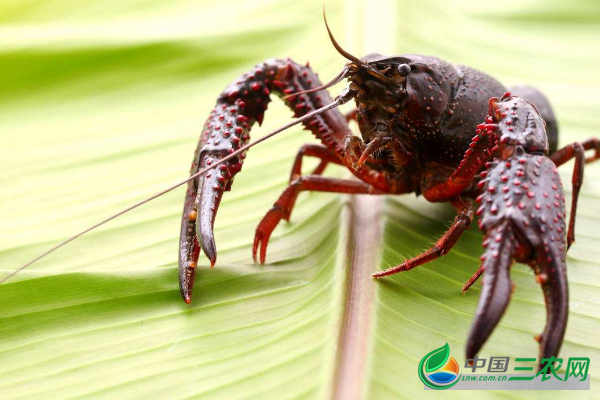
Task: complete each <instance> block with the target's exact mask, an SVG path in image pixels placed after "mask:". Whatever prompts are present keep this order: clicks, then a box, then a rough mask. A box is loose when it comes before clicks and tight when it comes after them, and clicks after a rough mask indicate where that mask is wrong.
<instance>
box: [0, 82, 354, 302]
mask: <svg viewBox="0 0 600 400" xmlns="http://www.w3.org/2000/svg"><path fill="white" fill-rule="evenodd" d="M352 98H353V94H352V93H351V92H349V91H347V90H346V91H344V92H342V94H340V95H339V96H337V97H336V98H335V100H334V101H333V102H331V103H329V104H327V105H325V106H323V107H321V108H319V109H316V110H314V111H312V112H309V113H307V114H305V115H304V116H302V117H300V118H297V119H295V120H293V121H292V122H290V123H288V124H286V125H284V126H282V127H280V128H278V129H276V130H274V131H273V132H271V133H269V134H267V135H265V136H263V137H262V138H260V139H257V140H255V141H254V142H251V143H248V144H246V145H244V146H242V147H240V148H239V149H237V150H235V151H234V152H232V153H230V154H228V155H226V156H224V157H223V158H221V159H219V160H217V161H216V162H213V163H212V164H211V165H209V166H207V167H205V168H201V169H200V170H199V171H197V172H195V173H194V174H192V175H190V176H189V177H188V178H186V179H184V180H182V181H180V182H178V183H176V184H174V185H172V186H170V187H168V188H166V189H164V190H161V191H160V192H158V193H156V194H154V195H152V196H150V197H147V198H146V199H144V200H141V201H139V202H137V203H135V204H133V205H131V206H129V207H127V208H124V209H123V210H121V211H119V212H117V213H115V214H113V215H111V216H109V217H107V218H105V219H103V220H102V221H100V222H98V223H96V224H94V225H92V226H90V227H88V228H86V229H84V230H82V231H81V232H79V233H76V234H75V235H73V236H71V237H69V238H68V239H65V240H64V241H62V242H60V243H58V244H57V245H55V246H53V247H51V248H50V249H48V250H46V251H45V252H43V253H42V254H40V255H38V256H37V257H35V258H34V259H32V260H30V261H28V262H26V263H25V264H23V265H21V266H20V267H19V268H17V269H15V270H14V271H12V272H11V273H9V274H8V275H7V276H5V277H4V278H2V279H0V284H3V283H4V282H6V281H7V280H9V279H10V278H12V277H13V276H15V275H17V274H18V273H19V272H21V271H23V270H24V269H26V268H28V267H29V266H31V265H32V264H34V263H35V262H37V261H39V260H41V259H43V258H45V257H46V256H48V255H50V254H52V253H54V252H55V251H56V250H58V249H60V248H61V247H64V246H66V245H67V244H69V243H71V242H73V241H74V240H76V239H78V238H80V237H82V236H83V235H86V234H87V233H89V232H91V231H93V230H95V229H96V228H99V227H100V226H102V225H104V224H106V223H108V222H110V221H112V220H113V219H116V218H118V217H120V216H121V215H123V214H126V213H128V212H129V211H132V210H134V209H136V208H138V207H140V206H142V205H144V204H146V203H148V202H150V201H152V200H154V199H156V198H158V197H161V196H163V195H164V194H167V193H169V192H170V191H172V190H175V189H177V188H178V187H180V186H183V185H185V184H186V183H188V182H190V181H193V180H195V179H196V178H198V177H199V176H202V175H204V174H206V173H207V172H208V171H210V170H212V169H215V168H217V167H218V166H220V165H221V164H223V163H225V162H227V161H229V160H231V159H233V158H235V157H238V156H239V155H241V154H242V153H244V152H246V151H247V150H248V149H249V148H251V147H254V146H256V145H257V144H259V143H261V142H264V141H265V140H267V139H269V138H271V137H273V136H275V135H277V134H278V133H281V132H283V131H285V130H286V129H289V128H291V127H292V126H294V125H297V124H300V123H302V122H304V121H307V120H309V119H311V118H313V117H315V116H317V115H319V114H322V113H324V112H326V111H329V110H331V109H334V108H336V107H339V106H340V105H342V104H345V103H347V102H348V101H350V100H351V99H352ZM207 248H208V247H207ZM214 257H215V259H216V254H215V256H214ZM211 261H212V260H211ZM192 281H193V279H192ZM192 285H193V283H192ZM182 293H183V289H182ZM190 295H191V287H190V291H189V293H188V295H187V296H185V295H184V300H185V301H186V303H189V302H190V301H191V297H190Z"/></svg>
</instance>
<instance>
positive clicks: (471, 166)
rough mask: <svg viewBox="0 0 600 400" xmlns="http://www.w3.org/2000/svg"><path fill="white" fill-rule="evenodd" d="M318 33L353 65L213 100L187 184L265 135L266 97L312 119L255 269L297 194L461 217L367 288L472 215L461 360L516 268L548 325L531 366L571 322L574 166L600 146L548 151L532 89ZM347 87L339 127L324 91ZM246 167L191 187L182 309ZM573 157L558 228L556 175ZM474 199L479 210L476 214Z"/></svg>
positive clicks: (485, 333) (444, 244)
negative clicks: (254, 133) (472, 268)
mask: <svg viewBox="0 0 600 400" xmlns="http://www.w3.org/2000/svg"><path fill="white" fill-rule="evenodd" d="M325 23H326V24H327V21H325ZM327 31H328V33H329V37H330V39H331V41H332V43H333V46H334V47H335V48H336V49H337V51H338V52H339V53H340V54H341V55H343V56H344V57H345V58H346V59H348V60H349V62H348V63H347V64H346V65H345V67H344V69H343V71H342V72H341V73H340V74H339V75H338V76H337V77H336V78H334V79H333V80H332V81H331V82H329V83H328V84H325V85H322V84H321V82H320V81H319V79H318V77H317V76H316V75H315V73H314V72H313V71H312V70H311V68H310V67H309V65H308V64H307V65H306V66H302V65H300V64H297V63H295V62H294V61H292V60H289V59H287V60H280V59H271V60H267V61H265V62H264V63H262V64H260V65H258V66H256V67H255V68H254V69H252V70H251V71H250V72H248V73H246V74H244V75H242V76H241V77H240V78H239V79H238V80H236V81H234V82H233V83H232V84H230V85H229V86H228V87H227V88H226V89H225V90H224V91H223V92H222V93H221V95H220V96H219V98H218V100H217V104H216V106H215V108H214V109H213V111H212V112H211V114H210V116H209V118H208V120H207V121H206V124H205V125H204V128H203V130H202V134H201V137H200V141H199V144H198V147H197V149H196V152H195V154H194V159H193V165H192V171H191V173H192V174H197V173H198V171H201V170H203V169H207V168H209V167H210V166H211V164H213V163H216V162H219V160H222V159H223V157H224V156H227V155H230V154H233V153H234V152H236V151H237V150H239V149H240V148H241V147H242V146H244V145H245V144H246V143H247V142H248V141H249V133H250V129H251V128H252V126H253V125H254V124H255V123H256V122H258V123H259V124H261V123H262V120H263V116H264V113H265V111H266V109H267V105H268V103H269V101H270V95H271V94H272V93H274V94H276V95H278V96H281V97H282V98H283V100H284V101H285V104H286V105H287V106H288V107H290V108H291V109H292V110H293V111H294V114H295V116H296V117H301V116H307V114H309V113H311V115H309V116H310V118H306V119H305V120H303V124H304V126H305V128H306V129H308V130H310V131H311V132H312V133H313V134H314V135H315V136H316V137H317V138H318V139H320V141H321V143H322V144H320V145H316V144H307V145H304V146H302V147H301V148H300V149H299V150H298V154H297V156H296V159H295V161H294V163H293V166H292V171H291V176H290V183H289V186H288V187H287V189H285V190H284V192H283V193H282V194H281V196H280V197H279V199H277V201H276V202H275V203H274V205H273V207H272V208H271V209H270V210H269V211H268V212H267V213H266V215H265V216H264V217H263V219H262V220H261V221H260V223H259V224H258V227H257V228H256V232H255V237H254V244H253V247H252V254H253V258H254V261H255V262H257V261H260V263H264V262H265V258H266V251H267V245H268V242H269V237H270V236H271V233H272V232H273V230H274V229H275V227H276V226H277V224H278V223H279V222H280V221H281V220H282V219H285V220H287V221H289V219H290V215H291V212H292V210H293V207H294V204H295V202H296V199H297V197H298V195H299V193H300V192H302V191H319V192H335V193H348V194H372V195H383V194H405V193H416V194H417V195H420V194H421V195H423V197H425V199H427V200H428V201H431V202H449V203H450V204H451V205H452V206H453V207H454V208H455V209H456V212H457V216H456V218H455V220H454V222H453V224H452V226H451V227H450V228H449V229H448V231H447V232H446V233H445V234H444V235H443V236H442V237H441V238H440V239H439V240H438V241H437V242H436V243H435V245H434V246H433V247H431V248H430V249H429V250H427V251H425V252H424V253H422V254H420V255H418V256H416V257H414V258H411V259H409V260H407V261H405V262H403V263H402V264H401V265H398V266H396V267H393V268H390V269H387V270H384V271H380V272H377V273H375V274H373V277H375V278H381V277H383V276H386V275H391V274H395V273H397V272H402V271H408V270H410V269H412V268H415V267H417V266H419V265H422V264H424V263H426V262H428V261H431V260H434V259H436V258H438V257H440V256H442V255H444V254H446V253H447V252H448V251H450V250H451V249H452V247H453V246H454V244H455V243H456V242H457V241H458V240H459V238H460V237H461V235H462V234H463V232H465V230H466V229H467V228H468V227H469V225H470V224H471V222H472V221H473V219H474V217H475V215H476V214H477V215H479V220H478V222H479V227H480V229H481V230H482V231H483V232H484V234H485V236H484V242H483V245H484V247H485V252H484V254H483V256H482V257H481V259H482V264H481V266H480V268H479V269H478V270H477V272H476V273H475V275H474V276H473V277H472V278H471V279H470V280H469V281H468V282H467V283H466V284H465V286H464V288H463V291H466V290H467V289H468V288H469V286H471V285H472V284H473V283H474V282H475V281H476V280H477V278H478V277H479V276H480V275H481V274H482V273H484V271H485V274H484V277H483V291H482V293H481V297H480V300H479V305H478V308H477V311H476V315H475V320H474V322H473V325H472V328H471V332H470V335H469V338H468V341H467V350H466V353H467V354H466V356H467V358H468V359H471V358H473V357H474V356H475V355H476V354H477V352H478V351H479V350H480V349H481V347H482V346H483V344H484V343H485V341H486V340H487V338H488V337H489V336H490V334H491V332H492V331H493V329H494V328H495V326H496V325H497V324H498V322H499V320H500V318H501V317H502V315H503V314H504V312H505V310H506V308H507V306H508V302H509V300H510V297H511V291H512V284H511V280H510V277H509V271H510V267H511V265H512V263H513V262H514V260H516V261H518V262H522V263H527V264H529V265H530V266H531V267H532V268H533V270H534V271H535V274H536V280H537V281H538V282H539V283H540V284H541V286H542V290H543V292H544V296H545V301H546V308H547V322H546V328H545V330H544V332H543V334H542V335H539V337H537V339H538V341H539V342H540V357H541V358H548V357H550V356H555V355H557V354H558V351H559V349H560V346H561V344H562V341H563V336H564V333H565V328H566V323H567V315H568V290H567V277H566V263H565V256H566V251H567V249H568V248H569V246H570V245H571V243H572V242H573V240H574V224H575V211H576V208H577V197H578V194H579V189H580V187H581V183H582V179H583V165H584V163H585V162H590V161H593V160H596V159H598V158H599V157H600V142H599V141H598V140H597V139H590V140H588V141H586V142H583V143H573V144H571V145H569V146H566V147H565V148H562V149H560V150H558V151H557V150H556V149H557V142H558V129H557V125H556V121H555V117H554V113H553V111H552V108H551V106H550V104H549V102H548V100H547V99H546V97H545V96H544V95H543V94H542V93H541V92H539V91H538V90H536V89H534V88H532V87H529V86H518V87H514V88H510V89H508V91H507V89H506V88H505V87H504V86H503V85H502V84H501V83H500V82H498V81H497V80H495V79H494V78H492V77H490V76H488V75H486V74H484V73H482V72H480V71H477V70H475V69H472V68H469V67H465V66H462V65H454V64H450V63H448V62H446V61H443V60H441V59H439V58H436V57H430V56H424V55H417V54H404V55H399V56H393V57H386V56H382V55H379V54H369V55H367V56H365V57H363V58H360V59H359V58H357V57H355V56H353V55H352V54H350V53H348V52H347V51H345V50H344V49H343V48H342V47H341V46H340V45H339V44H338V43H337V42H336V40H335V38H334V37H333V35H332V33H331V31H330V30H329V27H327ZM343 79H347V80H348V81H349V82H350V84H349V87H348V89H347V90H346V91H345V92H344V93H343V94H342V95H341V96H339V97H338V98H337V103H336V104H335V105H336V106H337V105H339V104H341V103H343V102H347V101H348V100H350V99H354V101H355V103H356V110H355V112H352V113H350V114H349V115H348V116H344V115H342V113H341V112H340V111H339V110H338V109H335V108H331V109H329V108H327V110H325V111H320V110H322V108H323V107H324V106H325V105H327V104H331V102H332V98H331V97H330V95H329V94H328V93H327V91H326V89H327V88H328V87H330V86H332V85H333V84H336V83H338V82H341V81H342V80H343ZM505 92H506V93H505ZM502 93H505V94H504V95H502ZM499 97H500V98H499ZM349 119H355V120H356V122H357V123H358V127H359V129H360V133H361V136H362V138H359V137H357V136H354V135H353V133H352V131H351V130H350V128H349V126H348V120H349ZM482 121H483V123H480V122H482ZM474 134H475V136H474ZM589 149H590V150H591V149H594V150H595V155H594V156H592V157H590V158H588V159H587V160H586V159H585V155H584V152H585V150H589ZM244 156H245V153H243V152H242V153H241V154H239V155H237V156H236V157H232V158H231V159H229V160H228V161H227V162H223V163H222V164H221V165H219V167H218V168H215V169H214V170H212V171H210V172H209V173H207V174H206V175H204V176H200V177H197V178H196V179H193V180H191V181H189V183H188V190H187V193H186V196H185V205H184V209H183V219H182V225H181V239H180V252H179V281H180V289H181V295H182V297H183V299H184V300H185V302H186V303H189V302H190V301H191V296H192V289H193V285H194V276H195V272H196V266H197V261H198V257H199V254H200V251H201V250H202V251H203V252H204V253H205V254H206V256H207V257H208V258H209V260H210V262H211V267H212V266H214V264H215V262H216V259H217V251H216V246H215V240H214V236H213V225H214V221H215V216H216V213H217V210H218V208H219V204H220V202H221V198H222V196H223V193H224V192H225V191H228V190H230V189H231V184H232V181H233V177H234V176H235V174H236V173H237V172H239V171H240V169H241V168H242V162H243V160H244ZM304 157H316V158H317V159H319V160H320V163H319V164H318V166H317V167H316V169H315V170H314V171H313V172H312V173H311V174H310V175H302V174H301V168H302V160H303V158H304ZM573 157H575V171H574V177H573V201H572V208H571V213H570V221H569V224H568V228H567V227H566V225H567V224H566V221H565V218H566V213H565V198H564V193H563V189H562V184H561V181H560V178H559V176H558V173H557V171H556V167H557V166H559V165H561V164H563V163H564V162H566V161H568V160H569V159H571V158H573ZM328 164H338V165H342V166H345V167H346V168H348V169H349V170H350V172H351V173H352V174H353V175H354V176H355V177H356V178H358V179H337V178H328V177H323V176H321V174H322V173H323V171H324V170H325V168H326V166H327V165H328ZM474 198H475V199H476V201H477V202H478V203H480V204H481V206H480V207H479V208H478V209H477V211H475V210H474V206H473V201H472V199H474Z"/></svg>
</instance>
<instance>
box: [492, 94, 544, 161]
mask: <svg viewBox="0 0 600 400" xmlns="http://www.w3.org/2000/svg"><path fill="white" fill-rule="evenodd" d="M489 114H490V116H491V117H492V119H493V121H494V122H495V123H496V124H497V125H498V132H499V134H500V154H501V156H502V158H508V157H510V156H511V155H512V154H513V152H514V150H515V148H516V147H517V146H521V147H522V148H523V149H524V150H525V151H527V152H528V153H539V154H544V155H548V148H549V147H548V137H547V136H546V129H545V126H546V124H545V122H544V120H543V119H542V117H541V115H540V113H539V112H538V110H537V109H536V108H535V106H534V105H533V103H531V102H529V101H528V100H526V99H524V98H522V97H519V96H513V95H511V94H510V93H505V94H504V96H502V98H500V99H498V98H497V97H493V98H491V99H490V102H489Z"/></svg>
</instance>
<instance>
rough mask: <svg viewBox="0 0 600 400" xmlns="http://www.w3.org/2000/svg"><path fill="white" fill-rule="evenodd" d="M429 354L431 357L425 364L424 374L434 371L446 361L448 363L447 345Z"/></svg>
mask: <svg viewBox="0 0 600 400" xmlns="http://www.w3.org/2000/svg"><path fill="white" fill-rule="evenodd" d="M430 354H431V355H430V356H429V358H428V359H427V362H426V363H425V371H426V372H431V371H435V370H436V369H438V368H441V367H442V366H443V365H444V364H445V363H446V361H448V357H450V348H449V347H448V343H446V344H445V345H443V346H442V347H440V348H439V349H435V350H434V351H432V352H431V353H430Z"/></svg>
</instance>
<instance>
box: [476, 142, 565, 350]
mask: <svg viewBox="0 0 600 400" xmlns="http://www.w3.org/2000/svg"><path fill="white" fill-rule="evenodd" d="M483 182H484V185H483V188H482V190H483V194H482V195H481V196H480V197H478V199H477V200H478V202H480V203H481V207H480V208H479V209H478V211H477V214H478V215H480V220H479V226H480V228H481V229H482V230H483V232H484V233H485V240H484V247H486V250H485V253H484V256H483V267H484V269H485V273H484V274H483V275H484V278H483V289H482V292H481V297H480V299H479V304H478V307H477V311H476V315H475V319H474V321H473V325H472V327H471V332H470V334H469V338H468V341H467V350H466V352H467V354H466V355H467V358H473V357H474V356H475V355H476V354H477V353H478V352H479V350H480V349H481V347H482V346H483V344H484V343H485V342H486V340H487V339H488V337H489V336H490V334H491V332H492V331H493V329H494V327H495V326H496V325H497V324H498V322H499V320H500V318H501V317H502V315H503V314H504V312H505V310H506V307H507V306H508V302H509V299H510V297H511V293H512V289H511V288H512V284H511V281H510V278H509V270H510V267H511V265H512V262H513V259H514V260H516V261H519V262H523V263H527V264H529V265H530V266H531V267H532V268H533V270H534V272H535V273H536V280H537V281H538V283H540V284H541V286H542V290H543V292H544V299H545V303H546V314H547V316H546V327H545V329H544V332H543V333H542V335H541V336H540V337H539V338H540V340H539V341H540V361H541V359H542V358H548V357H550V356H556V355H557V354H558V352H559V350H560V347H561V344H562V341H563V337H564V334H565V329H566V325H567V315H568V288H567V277H566V262H565V259H566V229H565V226H566V224H565V216H566V213H565V203H564V192H563V189H562V183H561V181H560V177H559V176H558V173H557V171H556V167H555V165H554V163H553V162H552V161H551V160H550V159H549V158H547V157H545V156H544V155H540V154H531V153H526V152H524V151H523V148H522V147H518V146H517V147H516V149H515V152H514V154H513V155H512V156H511V157H508V158H506V159H504V160H498V161H496V162H494V163H491V166H490V169H489V170H488V173H487V176H486V179H484V180H483Z"/></svg>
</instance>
